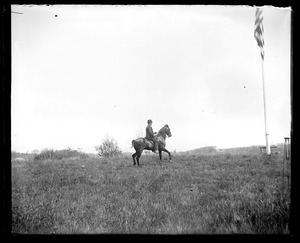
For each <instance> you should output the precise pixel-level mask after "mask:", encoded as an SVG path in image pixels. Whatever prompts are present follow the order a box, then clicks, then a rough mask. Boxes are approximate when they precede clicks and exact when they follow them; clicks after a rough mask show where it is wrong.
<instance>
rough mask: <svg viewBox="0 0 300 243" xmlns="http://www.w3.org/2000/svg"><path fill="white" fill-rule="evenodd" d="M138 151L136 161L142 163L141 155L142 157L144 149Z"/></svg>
mask: <svg viewBox="0 0 300 243" xmlns="http://www.w3.org/2000/svg"><path fill="white" fill-rule="evenodd" d="M136 153H137V156H136V162H137V165H140V157H141V155H142V153H143V150H142V151H138V152H136Z"/></svg>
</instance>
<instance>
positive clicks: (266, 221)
mask: <svg viewBox="0 0 300 243" xmlns="http://www.w3.org/2000/svg"><path fill="white" fill-rule="evenodd" d="M165 158H166V155H165ZM282 161H283V157H282V155H272V156H271V157H270V158H268V159H267V158H263V157H262V156H261V155H232V154H220V155H198V156H197V155H176V154H175V156H174V158H173V161H172V163H169V162H167V160H164V161H163V162H162V165H160V163H159V160H158V158H157V157H156V156H142V157H141V160H140V163H141V166H140V167H134V166H133V162H132V158H131V157H129V156H122V157H119V158H84V159H82V158H78V157H74V158H66V159H60V160H58V159H54V160H49V159H48V160H36V161H34V160H33V159H30V158H29V159H27V160H26V161H20V160H13V161H12V232H13V233H22V234H23V233H25V234H26V233H30V234H44V233H46V234H70V233H72V234H73V233H93V234H95V233H96V234H98V233H121V234H123V233H125V234H131V233H137V234H186V233H193V234H195V233H196V234H231V233H237V234H257V233H258V234H273V233H275V234H289V233H290V228H289V219H290V215H289V210H290V193H289V190H288V187H287V183H286V179H287V178H286V177H283V174H282V171H283V170H282V165H283V163H282ZM283 179H285V183H283ZM283 186H284V187H283Z"/></svg>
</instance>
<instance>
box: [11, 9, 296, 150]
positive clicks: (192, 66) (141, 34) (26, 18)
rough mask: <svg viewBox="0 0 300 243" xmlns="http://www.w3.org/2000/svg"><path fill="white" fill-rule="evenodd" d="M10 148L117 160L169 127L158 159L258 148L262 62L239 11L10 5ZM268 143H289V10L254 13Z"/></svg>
mask: <svg viewBox="0 0 300 243" xmlns="http://www.w3.org/2000/svg"><path fill="white" fill-rule="evenodd" d="M12 11H14V12H19V13H22V14H18V13H12V96H11V97H12V149H13V150H15V151H20V152H26V151H32V150H33V149H39V150H40V149H44V148H53V149H63V148H67V147H71V148H73V149H77V148H82V149H83V151H86V152H95V146H97V145H100V143H101V141H102V140H103V139H104V138H105V136H107V135H109V136H112V137H114V138H115V139H116V140H117V142H118V144H119V146H120V148H121V149H122V150H123V151H124V152H130V151H133V149H132V148H131V149H130V147H131V140H132V139H134V138H136V137H137V134H142V135H143V136H145V127H146V125H147V120H148V119H152V120H153V129H154V131H158V130H159V129H160V128H161V127H163V126H164V125H165V124H169V126H170V128H171V131H172V134H173V136H172V137H171V138H168V139H167V146H166V147H167V149H169V150H170V151H173V150H175V149H176V150H177V151H185V150H189V149H195V148H199V147H203V146H217V147H219V148H226V147H238V146H250V145H265V131H264V113H263V92H262V63H261V57H260V49H259V47H258V46H257V43H256V40H255V39H254V21H255V8H254V7H249V6H95V5H91V6H78V5H77V6H72V5H67V6H63V5H54V6H18V5H13V6H12ZM263 17H264V20H263V25H264V31H265V32H264V41H265V48H264V50H265V61H264V73H265V85H266V98H267V118H268V123H267V125H268V130H269V131H268V132H269V134H270V136H269V140H270V143H271V144H276V143H278V142H283V141H284V139H283V138H284V137H286V136H287V137H289V136H290V122H291V107H290V98H291V97H290V79H291V78H290V77H291V72H290V69H291V63H290V55H291V51H290V48H291V47H290V37H291V9H290V8H285V9H283V8H281V9H278V8H274V7H264V8H263Z"/></svg>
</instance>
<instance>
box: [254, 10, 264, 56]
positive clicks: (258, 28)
mask: <svg viewBox="0 0 300 243" xmlns="http://www.w3.org/2000/svg"><path fill="white" fill-rule="evenodd" d="M262 21H263V16H262V9H261V8H257V9H256V11H255V26H254V38H255V39H256V41H257V45H258V46H259V47H260V54H261V58H262V59H263V60H264V56H265V52H264V44H265V43H264V37H263V33H264V26H263V23H262Z"/></svg>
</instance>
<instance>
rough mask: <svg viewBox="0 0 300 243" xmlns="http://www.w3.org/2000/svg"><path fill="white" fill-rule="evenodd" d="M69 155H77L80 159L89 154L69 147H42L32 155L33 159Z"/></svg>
mask: <svg viewBox="0 0 300 243" xmlns="http://www.w3.org/2000/svg"><path fill="white" fill-rule="evenodd" d="M71 157H79V158H80V159H85V158H88V157H89V156H88V155H87V154H85V153H83V152H79V151H77V150H73V149H71V148H68V149H62V150H53V149H44V150H42V151H41V152H40V153H39V154H36V155H35V156H34V160H46V159H59V160H60V159H65V158H71Z"/></svg>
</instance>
